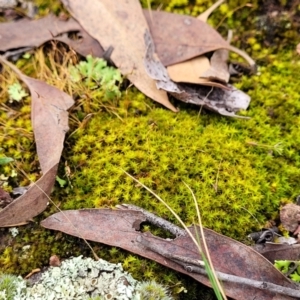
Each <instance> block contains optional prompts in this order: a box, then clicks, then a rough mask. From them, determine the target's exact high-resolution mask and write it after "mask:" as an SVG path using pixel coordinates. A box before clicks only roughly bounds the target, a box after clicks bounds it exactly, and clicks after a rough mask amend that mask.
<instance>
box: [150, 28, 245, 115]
mask: <svg viewBox="0 0 300 300" xmlns="http://www.w3.org/2000/svg"><path fill="white" fill-rule="evenodd" d="M144 39H145V44H146V48H147V52H146V55H145V68H146V71H147V73H148V74H149V76H151V77H152V78H153V79H155V80H157V83H156V85H157V88H159V89H163V90H165V91H167V92H168V93H170V94H171V95H172V96H174V97H175V98H177V99H179V100H181V101H183V102H186V103H192V104H195V105H199V106H203V107H205V108H207V109H209V110H212V111H215V112H218V113H219V114H221V115H224V116H230V117H240V116H238V115H236V114H235V112H237V111H239V110H241V109H247V107H248V105H249V103H250V97H249V96H248V95H247V94H245V93H243V92H242V91H240V90H238V89H236V88H234V87H233V86H230V85H228V87H229V90H224V89H220V88H214V87H205V86H200V85H187V84H176V83H175V82H173V81H172V80H171V79H170V78H169V76H168V73H167V71H166V68H165V67H164V66H163V64H162V63H161V62H160V61H159V60H158V59H157V58H156V57H155V51H154V44H153V41H152V38H151V36H150V34H149V32H147V31H146V32H145V35H144ZM241 118H243V117H241Z"/></svg>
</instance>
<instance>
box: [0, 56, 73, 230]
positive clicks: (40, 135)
mask: <svg viewBox="0 0 300 300" xmlns="http://www.w3.org/2000/svg"><path fill="white" fill-rule="evenodd" d="M0 61H1V62H2V63H4V64H6V65H8V66H9V67H10V68H12V69H13V70H14V71H15V72H16V73H17V75H18V76H19V77H20V79H21V80H22V81H24V83H26V84H27V86H28V88H29V90H30V93H31V101H32V105H31V120H32V127H33V131H34V137H35V142H36V148H37V154H38V157H39V161H40V166H41V170H42V173H43V175H42V177H41V178H40V179H39V180H38V181H37V182H36V183H33V184H32V185H31V187H30V188H29V189H28V191H27V192H26V193H25V194H24V195H22V196H21V197H19V198H17V199H16V200H14V201H13V202H12V203H11V204H10V205H8V206H6V207H5V208H4V209H3V210H1V211H0V227H4V226H13V225H15V224H19V223H24V222H27V221H28V220H29V219H31V218H33V217H34V216H36V215H38V214H39V213H41V212H42V211H43V210H44V209H45V208H46V207H47V203H48V195H49V194H50V192H51V190H52V187H53V185H54V182H55V175H56V171H57V166H58V163H59V160H60V156H61V152H62V149H63V142H64V138H65V133H66V132H67V131H68V129H69V127H68V112H67V111H66V110H67V109H68V108H70V107H71V106H72V105H73V103H74V101H73V99H72V97H70V96H69V95H67V94H66V93H64V92H62V91H60V90H58V89H57V88H55V87H52V86H50V85H48V84H46V83H45V82H42V81H40V80H37V79H33V78H30V77H28V76H26V75H24V74H22V73H21V72H20V71H19V70H18V69H17V68H16V67H15V66H14V65H12V64H11V63H9V62H8V61H6V60H5V59H4V58H2V57H1V56H0Z"/></svg>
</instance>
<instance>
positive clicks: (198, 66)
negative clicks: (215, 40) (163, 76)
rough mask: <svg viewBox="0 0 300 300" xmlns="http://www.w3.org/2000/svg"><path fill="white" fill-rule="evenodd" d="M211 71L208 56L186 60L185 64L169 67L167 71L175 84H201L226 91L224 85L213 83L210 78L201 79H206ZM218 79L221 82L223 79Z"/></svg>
mask: <svg viewBox="0 0 300 300" xmlns="http://www.w3.org/2000/svg"><path fill="white" fill-rule="evenodd" d="M217 51H222V50H217ZM217 51H215V52H217ZM209 70H210V62H209V59H208V58H207V57H206V56H198V57H195V58H192V59H189V60H186V61H184V62H181V63H178V64H175V65H171V66H168V67H167V71H168V74H169V76H170V78H171V80H173V81H175V82H186V83H194V84H201V85H206V86H216V87H220V88H225V89H226V88H227V86H226V85H224V84H222V83H219V82H215V81H211V80H210V78H209V79H206V78H200V77H204V76H205V74H206V73H207V72H208V71H209ZM213 79H216V78H213ZM217 79H219V80H220V79H223V78H217Z"/></svg>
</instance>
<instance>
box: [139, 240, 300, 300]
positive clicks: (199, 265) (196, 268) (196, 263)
mask: <svg viewBox="0 0 300 300" xmlns="http://www.w3.org/2000/svg"><path fill="white" fill-rule="evenodd" d="M136 240H137V242H139V243H140V244H142V245H143V246H144V247H146V248H147V249H149V250H151V251H153V252H155V253H157V254H160V255H161V256H163V257H165V258H168V259H170V260H172V261H174V262H175V263H177V264H179V265H181V266H182V267H183V268H184V269H185V270H186V271H187V272H189V273H196V274H201V275H207V272H206V270H205V269H204V268H203V267H204V262H203V261H201V260H196V259H192V258H188V257H185V256H181V255H175V254H171V253H169V252H167V251H165V250H163V249H161V248H158V247H157V246H155V245H154V244H151V243H150V241H148V240H147V239H145V238H144V237H143V236H141V235H140V236H138V237H137V239H136ZM215 272H216V275H217V277H218V279H220V280H222V281H227V282H234V283H238V284H244V285H248V286H251V287H254V288H257V289H260V290H266V291H270V292H273V293H278V294H281V295H286V296H291V297H296V298H300V290H299V289H298V290H296V289H292V288H287V287H283V286H281V285H277V284H274V283H271V282H266V281H258V280H253V279H248V278H244V277H239V276H235V275H231V274H226V273H223V272H219V271H215Z"/></svg>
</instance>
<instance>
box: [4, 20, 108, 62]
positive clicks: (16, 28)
mask: <svg viewBox="0 0 300 300" xmlns="http://www.w3.org/2000/svg"><path fill="white" fill-rule="evenodd" d="M70 32H76V33H77V35H78V36H80V39H77V40H76V39H71V38H70V37H69V36H68V34H69V33H70ZM50 40H58V41H61V42H64V43H65V44H67V45H69V47H72V48H73V49H74V50H75V51H76V52H78V53H79V54H81V55H83V56H86V55H88V54H92V55H94V56H97V57H102V55H103V52H104V50H103V49H102V47H101V46H100V44H99V43H98V42H97V41H96V40H95V39H93V38H92V37H91V36H90V35H88V34H87V33H86V32H85V31H84V29H83V28H82V27H81V26H80V24H79V23H78V22H77V21H75V20H74V19H72V18H71V19H69V20H67V21H62V20H60V19H59V18H57V17H56V16H53V15H48V16H46V17H44V18H41V19H39V20H28V19H22V20H20V21H16V22H9V23H1V24H0V51H8V50H12V49H18V48H25V47H39V46H40V45H42V44H43V43H45V42H47V41H50Z"/></svg>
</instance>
